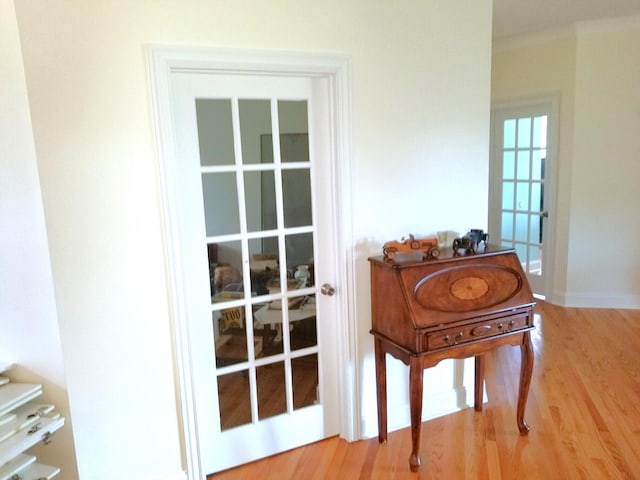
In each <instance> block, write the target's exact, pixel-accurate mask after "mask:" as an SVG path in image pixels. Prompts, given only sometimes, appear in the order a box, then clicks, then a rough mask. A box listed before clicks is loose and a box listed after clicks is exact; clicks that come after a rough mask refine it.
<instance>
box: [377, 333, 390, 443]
mask: <svg viewBox="0 0 640 480" xmlns="http://www.w3.org/2000/svg"><path fill="white" fill-rule="evenodd" d="M374 350H375V358H376V393H377V395H378V442H380V443H385V442H386V441H387V363H386V359H385V351H384V348H383V347H382V342H381V341H380V339H379V338H377V337H376V338H375V340H374Z"/></svg>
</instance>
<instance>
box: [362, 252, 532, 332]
mask: <svg viewBox="0 0 640 480" xmlns="http://www.w3.org/2000/svg"><path fill="white" fill-rule="evenodd" d="M369 261H370V263H371V289H372V292H371V294H372V302H373V303H374V305H375V306H374V311H375V312H376V313H375V315H374V318H373V322H374V329H375V328H376V326H375V323H376V322H377V321H384V322H388V321H398V322H406V321H407V320H408V319H407V317H409V318H410V319H411V322H412V323H413V328H416V329H423V328H429V327H433V326H437V325H442V324H446V323H451V322H457V321H462V320H465V319H466V318H477V317H478V316H481V315H489V314H494V313H498V312H502V311H507V310H513V309H515V308H519V307H526V306H531V305H533V304H534V303H535V300H534V298H533V294H532V292H531V288H530V287H529V284H528V282H527V279H526V276H525V273H524V271H523V270H522V266H521V264H520V261H519V259H518V256H517V255H516V253H515V250H513V249H504V248H499V247H493V246H491V245H489V246H488V248H487V251H486V252H483V253H477V254H467V255H454V252H453V250H452V249H443V250H442V251H441V253H440V256H439V257H438V258H437V259H433V260H424V259H423V256H422V254H421V253H403V254H397V255H396V257H395V258H394V259H393V260H390V259H385V257H384V256H382V255H381V256H377V257H371V258H369Z"/></svg>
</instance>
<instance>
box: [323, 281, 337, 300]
mask: <svg viewBox="0 0 640 480" xmlns="http://www.w3.org/2000/svg"><path fill="white" fill-rule="evenodd" d="M320 293H322V294H323V295H328V296H329V297H331V296H332V295H333V294H334V293H336V289H335V288H333V287H332V286H331V285H329V284H328V283H325V284H324V285H322V286H321V287H320Z"/></svg>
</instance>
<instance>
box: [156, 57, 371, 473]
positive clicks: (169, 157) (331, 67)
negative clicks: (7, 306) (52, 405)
mask: <svg viewBox="0 0 640 480" xmlns="http://www.w3.org/2000/svg"><path fill="white" fill-rule="evenodd" d="M146 53H147V61H148V67H149V82H150V91H151V103H152V109H153V121H154V127H155V128H154V130H155V132H154V133H155V140H156V141H155V146H156V158H157V162H156V163H157V176H158V182H159V192H160V196H161V199H160V201H161V205H162V215H163V218H162V220H163V227H164V231H163V234H164V239H163V240H164V244H165V261H166V268H167V285H168V287H167V288H168V295H169V302H170V311H169V315H170V318H171V324H172V325H171V327H172V335H173V340H174V348H175V351H174V362H175V369H176V373H175V375H176V378H175V382H176V386H177V388H178V390H179V391H178V392H176V394H177V395H178V401H179V408H180V412H179V418H180V421H181V427H182V433H183V438H182V439H181V440H182V445H183V450H184V451H183V456H184V458H183V461H184V463H185V466H186V470H187V475H188V478H189V479H193V480H196V479H204V478H205V477H204V475H205V474H206V472H202V469H201V467H200V466H201V462H200V450H199V445H198V436H197V432H196V422H195V403H194V398H193V387H192V362H191V357H190V354H189V348H188V340H187V339H188V336H187V321H186V317H185V304H184V298H183V296H182V293H181V285H182V275H183V272H182V271H181V267H180V265H181V264H180V259H179V255H180V253H179V249H178V248H177V247H178V245H177V238H178V235H177V231H178V230H177V225H178V222H177V216H176V206H175V201H174V198H175V196H174V194H175V192H174V191H173V184H174V180H175V175H176V173H175V172H174V171H173V169H174V167H173V166H174V165H175V154H176V148H175V132H174V128H173V113H172V96H171V75H172V74H173V73H174V72H189V73H203V74H211V73H218V74H238V73H241V74H246V75H280V76H287V75H291V76H295V77H307V78H309V77H312V78H318V77H321V78H325V79H326V80H327V81H328V83H329V97H330V98H329V100H330V106H329V115H330V119H329V120H330V124H331V135H330V136H331V140H330V143H331V144H330V145H329V147H328V149H327V150H328V151H329V155H330V157H331V158H329V159H328V160H329V164H330V167H331V169H332V173H333V176H334V178H335V180H336V184H335V187H336V188H335V189H334V190H333V196H334V198H333V201H334V205H336V206H339V207H340V208H337V209H336V212H335V214H336V216H335V218H336V232H337V233H336V238H335V239H334V241H335V251H336V252H338V255H337V258H336V265H335V270H336V272H339V273H338V274H339V275H340V277H339V278H336V279H335V282H336V295H335V300H336V302H337V310H338V311H339V312H340V317H341V318H342V319H343V321H341V322H339V325H338V328H339V331H338V338H336V342H337V344H338V348H337V350H338V357H339V358H338V362H339V365H340V368H339V372H338V382H339V385H340V394H339V395H340V412H339V414H340V436H341V437H343V438H345V439H346V440H347V441H353V440H356V439H357V432H358V431H359V430H360V427H359V418H360V413H359V406H358V401H357V391H358V389H357V385H358V382H357V375H358V372H357V370H356V365H357V361H356V359H357V342H356V336H355V332H356V321H355V319H356V316H355V299H354V292H355V288H354V287H355V279H354V273H355V267H354V259H355V254H354V251H353V241H352V231H351V225H352V222H351V204H352V203H351V202H352V199H351V191H352V189H351V160H352V156H351V118H350V113H351V104H350V90H351V83H350V82H351V78H350V59H349V58H348V57H346V56H340V55H330V56H329V55H314V54H307V53H288V52H270V51H250V50H236V49H203V48H189V47H164V46H149V47H148V48H147V52H146Z"/></svg>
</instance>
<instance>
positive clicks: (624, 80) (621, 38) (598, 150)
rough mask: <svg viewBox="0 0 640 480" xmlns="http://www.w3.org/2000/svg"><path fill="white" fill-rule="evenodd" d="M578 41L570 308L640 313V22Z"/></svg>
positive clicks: (596, 30) (588, 26)
mask: <svg viewBox="0 0 640 480" xmlns="http://www.w3.org/2000/svg"><path fill="white" fill-rule="evenodd" d="M577 38H578V41H577V51H576V89H575V92H576V103H575V106H576V108H575V129H574V168H573V177H572V180H571V196H572V201H571V203H572V205H576V206H579V208H575V209H572V215H571V217H570V223H569V228H570V243H571V248H570V249H569V265H570V269H569V271H568V275H567V291H566V303H568V304H570V305H587V306H589V305H591V306H619V307H635V308H640V256H639V255H638V238H640V221H639V219H640V193H639V190H638V180H639V179H640V135H639V132H640V17H635V18H634V19H630V20H624V21H622V20H620V21H610V22H593V23H584V24H582V25H580V26H579V28H578V37H577ZM598 237H599V239H600V240H599V241H596V240H595V238H598ZM588 239H594V240H592V241H588ZM598 244H599V245H598Z"/></svg>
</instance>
